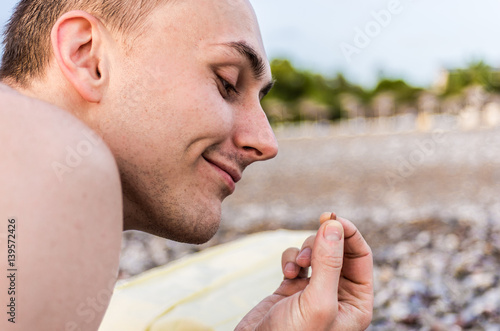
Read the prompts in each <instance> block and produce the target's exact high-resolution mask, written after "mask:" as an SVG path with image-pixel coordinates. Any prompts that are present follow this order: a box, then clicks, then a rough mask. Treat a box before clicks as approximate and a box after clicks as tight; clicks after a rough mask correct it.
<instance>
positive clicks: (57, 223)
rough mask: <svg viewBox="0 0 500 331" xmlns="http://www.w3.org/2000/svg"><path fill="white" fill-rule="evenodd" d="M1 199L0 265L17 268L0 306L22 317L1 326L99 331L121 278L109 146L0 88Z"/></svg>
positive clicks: (72, 121)
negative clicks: (8, 305) (9, 247)
mask: <svg viewBox="0 0 500 331" xmlns="http://www.w3.org/2000/svg"><path fill="white" fill-rule="evenodd" d="M0 196H1V197H2V198H1V199H0V239H1V240H0V241H1V242H8V243H10V244H11V245H13V246H12V250H11V251H8V250H7V249H6V246H7V245H2V246H3V247H2V248H0V259H1V260H0V267H1V268H2V270H3V271H5V270H7V269H15V270H16V271H14V272H13V273H15V277H13V278H12V279H14V282H13V281H12V279H9V278H5V277H4V276H3V277H1V278H0V279H1V280H0V286H1V288H0V300H1V302H11V301H13V302H14V304H15V307H16V308H14V312H15V313H19V316H17V315H16V314H14V316H15V318H16V319H15V321H16V324H12V323H10V322H8V320H7V318H2V319H1V320H0V329H2V330H4V329H5V328H4V327H5V326H7V329H9V330H25V329H37V330H96V329H97V327H98V325H99V323H100V321H101V319H102V316H103V315H104V312H105V310H106V308H107V304H108V302H109V298H110V296H111V291H112V288H113V285H114V281H115V279H116V274H117V271H118V259H119V253H120V247H121V232H122V218H123V215H122V196H121V187H120V179H119V173H118V169H117V167H116V163H115V161H114V158H113V156H112V154H111V152H110V151H109V149H108V148H107V146H106V145H105V144H104V142H102V140H101V139H100V138H99V137H98V136H97V135H96V134H95V133H94V132H92V130H90V129H89V128H88V127H86V126H85V125H84V124H83V123H81V122H80V121H79V120H78V119H76V118H74V117H73V116H71V115H70V114H68V113H66V112H65V111H63V110H60V109H57V108H56V107H54V106H51V105H48V104H46V103H43V102H40V101H37V100H34V99H31V98H27V97H25V96H22V95H20V94H18V93H17V92H14V91H13V90H11V89H9V88H7V87H6V86H4V85H1V84H0ZM9 220H15V227H12V226H10V227H8V224H9ZM11 223H13V222H11ZM9 230H10V231H9ZM13 235H14V236H13ZM8 239H11V241H10V242H9V241H8ZM8 255H9V256H8ZM9 260H11V261H12V260H14V262H13V263H14V266H15V268H9V267H10V265H9V262H8V261H9ZM12 285H14V286H12ZM9 288H13V290H11V291H7V289H9ZM9 309H10V310H11V311H12V308H8V310H9ZM21 312H22V313H21ZM3 315H5V312H4V313H3ZM7 317H10V316H9V315H7ZM35 326H36V327H35Z"/></svg>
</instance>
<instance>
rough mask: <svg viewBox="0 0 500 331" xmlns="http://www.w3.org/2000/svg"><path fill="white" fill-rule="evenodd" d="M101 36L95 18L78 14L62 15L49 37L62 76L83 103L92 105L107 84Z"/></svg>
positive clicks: (75, 12) (84, 13)
mask: <svg viewBox="0 0 500 331" xmlns="http://www.w3.org/2000/svg"><path fill="white" fill-rule="evenodd" d="M105 33H106V31H105V28H104V26H103V25H102V24H101V23H100V22H99V20H98V19H97V18H95V17H94V16H92V15H90V14H88V13H86V12H84V11H80V10H75V11H70V12H68V13H65V14H64V15H62V16H61V17H60V18H59V19H58V20H57V22H56V24H55V25H54V27H53V28H52V33H51V41H52V49H53V51H54V57H55V59H56V61H57V64H58V65H59V68H60V69H61V71H62V73H63V75H64V76H65V77H66V79H67V80H68V81H69V82H70V83H71V85H73V87H74V88H75V89H76V91H77V92H78V93H79V94H80V96H81V97H82V98H83V99H85V100H86V101H88V102H92V103H97V102H99V101H100V100H101V99H102V96H103V90H104V87H105V85H106V83H107V81H108V68H107V62H106V59H105V58H104V54H105V52H104V49H103V48H104V45H103V42H104V41H105V39H106V37H105V35H104V34H105Z"/></svg>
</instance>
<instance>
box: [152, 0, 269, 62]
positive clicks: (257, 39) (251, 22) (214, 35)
mask: <svg viewBox="0 0 500 331" xmlns="http://www.w3.org/2000/svg"><path fill="white" fill-rule="evenodd" d="M151 20H152V22H151V23H152V24H153V25H156V26H157V27H158V28H159V31H158V32H159V33H160V35H161V34H165V37H166V34H168V35H169V37H175V36H177V38H178V39H177V44H178V47H181V48H182V47H197V48H204V47H209V46H210V45H221V44H225V43H233V42H244V43H246V44H248V45H250V46H251V47H252V48H253V49H255V50H256V51H257V53H258V55H259V56H261V57H262V58H264V59H265V58H266V54H265V50H264V46H263V42H262V38H261V33H260V29H259V25H258V22H257V18H256V16H255V12H254V10H253V8H252V6H251V4H250V3H249V1H248V0H173V1H170V2H167V4H166V5H165V6H164V7H160V8H159V9H158V10H157V11H155V13H154V14H153V15H152V17H151Z"/></svg>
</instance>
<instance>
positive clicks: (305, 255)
mask: <svg viewBox="0 0 500 331" xmlns="http://www.w3.org/2000/svg"><path fill="white" fill-rule="evenodd" d="M311 255H312V250H311V249H310V248H309V247H307V248H304V249H303V250H302V252H300V254H299V256H297V260H302V259H304V260H310V259H311Z"/></svg>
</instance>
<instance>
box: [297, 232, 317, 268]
mask: <svg viewBox="0 0 500 331" xmlns="http://www.w3.org/2000/svg"><path fill="white" fill-rule="evenodd" d="M315 238H316V236H315V235H313V236H310V237H309V238H307V239H306V240H305V241H304V243H303V244H302V248H301V249H300V253H299V255H298V256H297V259H296V262H297V264H298V265H299V266H301V267H302V268H309V267H310V266H311V257H312V248H313V246H314V239H315Z"/></svg>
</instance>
